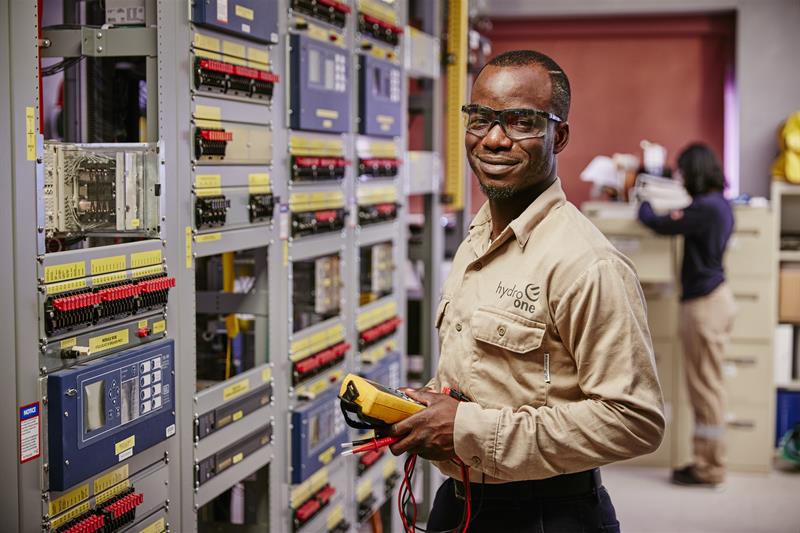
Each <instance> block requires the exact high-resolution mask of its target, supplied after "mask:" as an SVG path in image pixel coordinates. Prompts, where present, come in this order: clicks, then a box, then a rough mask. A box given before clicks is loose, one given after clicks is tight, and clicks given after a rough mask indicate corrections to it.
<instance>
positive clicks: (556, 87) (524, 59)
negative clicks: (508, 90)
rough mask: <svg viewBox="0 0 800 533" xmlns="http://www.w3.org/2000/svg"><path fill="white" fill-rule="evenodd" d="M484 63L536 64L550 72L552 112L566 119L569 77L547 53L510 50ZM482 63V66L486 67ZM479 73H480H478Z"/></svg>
mask: <svg viewBox="0 0 800 533" xmlns="http://www.w3.org/2000/svg"><path fill="white" fill-rule="evenodd" d="M486 65H492V66H493V67H525V66H528V65H538V66H540V67H542V68H544V69H545V70H547V73H548V74H550V84H551V85H552V87H553V94H552V96H551V98H550V100H551V102H550V105H551V106H552V107H553V109H552V112H553V113H555V114H556V115H558V116H559V117H560V118H561V119H562V120H564V121H566V120H567V116H568V115H569V105H570V99H571V98H572V91H571V90H570V87H569V78H567V74H566V73H565V72H564V69H562V68H561V67H560V66H559V65H558V63H556V62H555V61H553V58H551V57H550V56H548V55H545V54H543V53H541V52H536V51H535V50H511V51H510V52H503V53H502V54H500V55H498V56H495V57H494V58H493V59H492V60H491V61H489V62H488V63H486ZM486 65H484V68H485V67H486ZM478 75H480V73H479V74H478Z"/></svg>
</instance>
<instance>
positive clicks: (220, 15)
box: [217, 0, 228, 24]
mask: <svg viewBox="0 0 800 533" xmlns="http://www.w3.org/2000/svg"><path fill="white" fill-rule="evenodd" d="M217 21H218V22H224V23H225V24H227V23H228V0H217Z"/></svg>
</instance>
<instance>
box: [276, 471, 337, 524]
mask: <svg viewBox="0 0 800 533" xmlns="http://www.w3.org/2000/svg"><path fill="white" fill-rule="evenodd" d="M344 473H345V471H344V469H341V468H340V469H338V471H334V472H331V471H330V470H329V468H328V467H323V468H320V469H319V470H317V471H316V472H314V473H313V474H311V476H309V477H308V479H306V480H305V481H303V482H302V483H300V484H297V485H295V486H294V487H293V488H292V492H291V496H290V506H291V516H292V529H291V531H292V532H294V533H296V532H298V531H327V532H328V533H347V532H349V531H350V523H349V522H348V521H347V519H346V517H345V512H344V504H343V503H342V500H343V497H344V494H343V493H344V491H343V490H342V487H343V483H342V482H343V481H344V480H345V479H346V478H345V476H344ZM337 487H339V489H338V490H337Z"/></svg>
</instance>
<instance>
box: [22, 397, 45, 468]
mask: <svg viewBox="0 0 800 533" xmlns="http://www.w3.org/2000/svg"><path fill="white" fill-rule="evenodd" d="M39 428H40V425H39V402H35V403H31V404H28V405H23V406H22V407H20V408H19V462H20V463H26V462H28V461H32V460H33V459H36V458H37V457H39V456H40V455H41V454H42V448H41V443H40V439H39Z"/></svg>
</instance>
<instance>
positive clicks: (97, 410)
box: [83, 381, 106, 433]
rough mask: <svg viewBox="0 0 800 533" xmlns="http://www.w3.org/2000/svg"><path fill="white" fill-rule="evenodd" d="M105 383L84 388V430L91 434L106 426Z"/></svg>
mask: <svg viewBox="0 0 800 533" xmlns="http://www.w3.org/2000/svg"><path fill="white" fill-rule="evenodd" d="M105 384H106V382H105V381H96V382H94V383H92V384H90V385H85V386H84V387H83V428H84V432H86V433H90V432H92V431H95V430H97V429H100V428H101V427H103V426H105V425H106V410H105V404H104V403H103V398H104V397H105V391H106V388H105Z"/></svg>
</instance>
